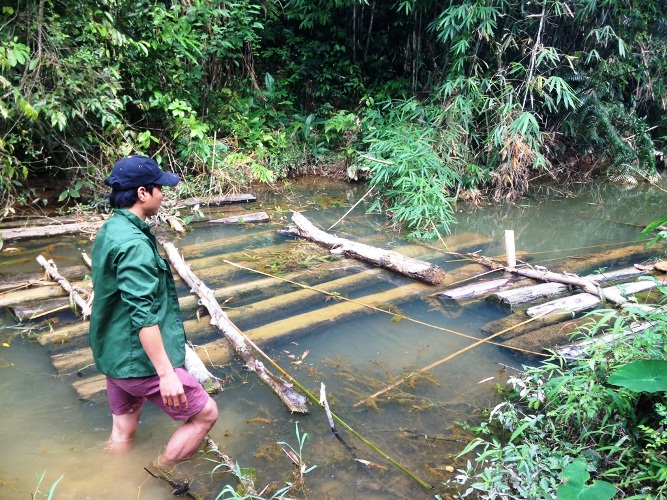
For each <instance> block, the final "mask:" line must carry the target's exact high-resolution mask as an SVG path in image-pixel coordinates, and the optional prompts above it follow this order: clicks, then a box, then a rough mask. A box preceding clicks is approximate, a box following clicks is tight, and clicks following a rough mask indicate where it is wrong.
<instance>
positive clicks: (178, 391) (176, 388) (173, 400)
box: [160, 370, 188, 408]
mask: <svg viewBox="0 0 667 500" xmlns="http://www.w3.org/2000/svg"><path fill="white" fill-rule="evenodd" d="M160 395H161V396H162V402H163V403H164V405H165V406H166V407H168V408H180V407H181V406H182V407H183V408H187V407H188V400H187V398H186V397H185V392H184V391H183V384H182V383H181V379H179V378H178V375H176V372H175V371H173V370H171V371H170V372H167V373H166V374H165V375H162V376H160Z"/></svg>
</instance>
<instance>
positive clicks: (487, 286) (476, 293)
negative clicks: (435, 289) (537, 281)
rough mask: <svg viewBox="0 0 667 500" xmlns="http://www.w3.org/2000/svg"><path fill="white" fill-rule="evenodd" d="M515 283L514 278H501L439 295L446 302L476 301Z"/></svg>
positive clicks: (453, 289)
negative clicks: (475, 299)
mask: <svg viewBox="0 0 667 500" xmlns="http://www.w3.org/2000/svg"><path fill="white" fill-rule="evenodd" d="M512 281H513V279H512V278H499V279H495V280H487V281H480V282H478V283H472V284H470V285H465V286H461V287H458V288H452V289H451V290H447V291H446V292H442V293H439V294H438V297H440V298H441V299H445V300H462V299H474V298H477V297H481V296H482V295H486V294H487V293H489V292H492V291H494V290H498V289H499V288H502V287H504V286H506V285H507V284H509V283H511V282H512Z"/></svg>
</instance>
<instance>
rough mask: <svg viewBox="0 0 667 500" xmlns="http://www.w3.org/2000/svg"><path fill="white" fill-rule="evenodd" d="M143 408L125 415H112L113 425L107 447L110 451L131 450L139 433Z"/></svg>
mask: <svg viewBox="0 0 667 500" xmlns="http://www.w3.org/2000/svg"><path fill="white" fill-rule="evenodd" d="M140 417H141V408H139V409H137V410H135V411H133V412H131V413H126V414H124V415H112V418H113V424H112V427H111V435H110V436H109V441H108V442H107V446H108V449H109V450H112V451H117V452H123V451H127V450H128V449H130V447H131V446H132V442H133V441H134V435H135V434H136V433H137V427H138V426H139V418H140Z"/></svg>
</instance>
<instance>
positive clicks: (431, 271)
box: [280, 212, 445, 285]
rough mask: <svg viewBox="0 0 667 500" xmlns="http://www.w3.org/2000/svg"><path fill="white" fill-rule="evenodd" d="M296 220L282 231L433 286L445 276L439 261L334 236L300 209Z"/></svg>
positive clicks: (334, 251)
mask: <svg viewBox="0 0 667 500" xmlns="http://www.w3.org/2000/svg"><path fill="white" fill-rule="evenodd" d="M292 222H294V224H295V226H290V227H289V228H288V229H287V230H285V231H281V232H280V234H286V235H292V236H299V237H302V238H306V239H309V240H311V241H315V242H317V243H319V244H321V245H324V246H326V247H327V248H329V249H330V250H331V253H333V254H344V255H347V256H348V257H354V258H358V259H361V260H364V261H366V262H370V263H371V264H374V265H377V266H381V267H385V268H387V269H391V270H392V271H395V272H397V273H399V274H403V275H405V276H409V277H410V278H414V279H417V280H420V281H424V282H426V283H429V284H431V285H438V284H440V283H442V282H443V281H444V279H445V271H444V270H443V269H442V268H440V267H439V266H436V265H435V264H431V263H429V262H424V261H421V260H417V259H413V258H410V257H406V256H404V255H402V254H400V253H398V252H394V251H393V250H383V249H381V248H377V247H372V246H370V245H366V244H363V243H355V242H353V241H351V240H348V239H345V238H339V237H337V236H333V235H330V234H328V233H326V232H325V231H322V230H321V229H318V228H317V227H315V226H314V225H313V224H312V223H311V222H310V221H309V220H308V219H306V218H305V217H304V216H303V215H301V214H300V213H298V212H294V213H293V214H292Z"/></svg>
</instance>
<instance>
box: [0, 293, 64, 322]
mask: <svg viewBox="0 0 667 500" xmlns="http://www.w3.org/2000/svg"><path fill="white" fill-rule="evenodd" d="M70 307H71V306H70V303H69V301H68V300H67V299H63V298H61V297H55V298H53V299H49V300H43V301H40V302H38V303H28V304H15V305H13V306H11V307H10V308H9V310H10V311H11V313H12V316H14V318H15V319H16V321H18V322H20V323H23V322H26V321H32V320H35V319H37V318H41V317H43V316H47V315H50V314H55V313H58V312H62V311H63V310H65V309H69V308H70Z"/></svg>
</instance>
